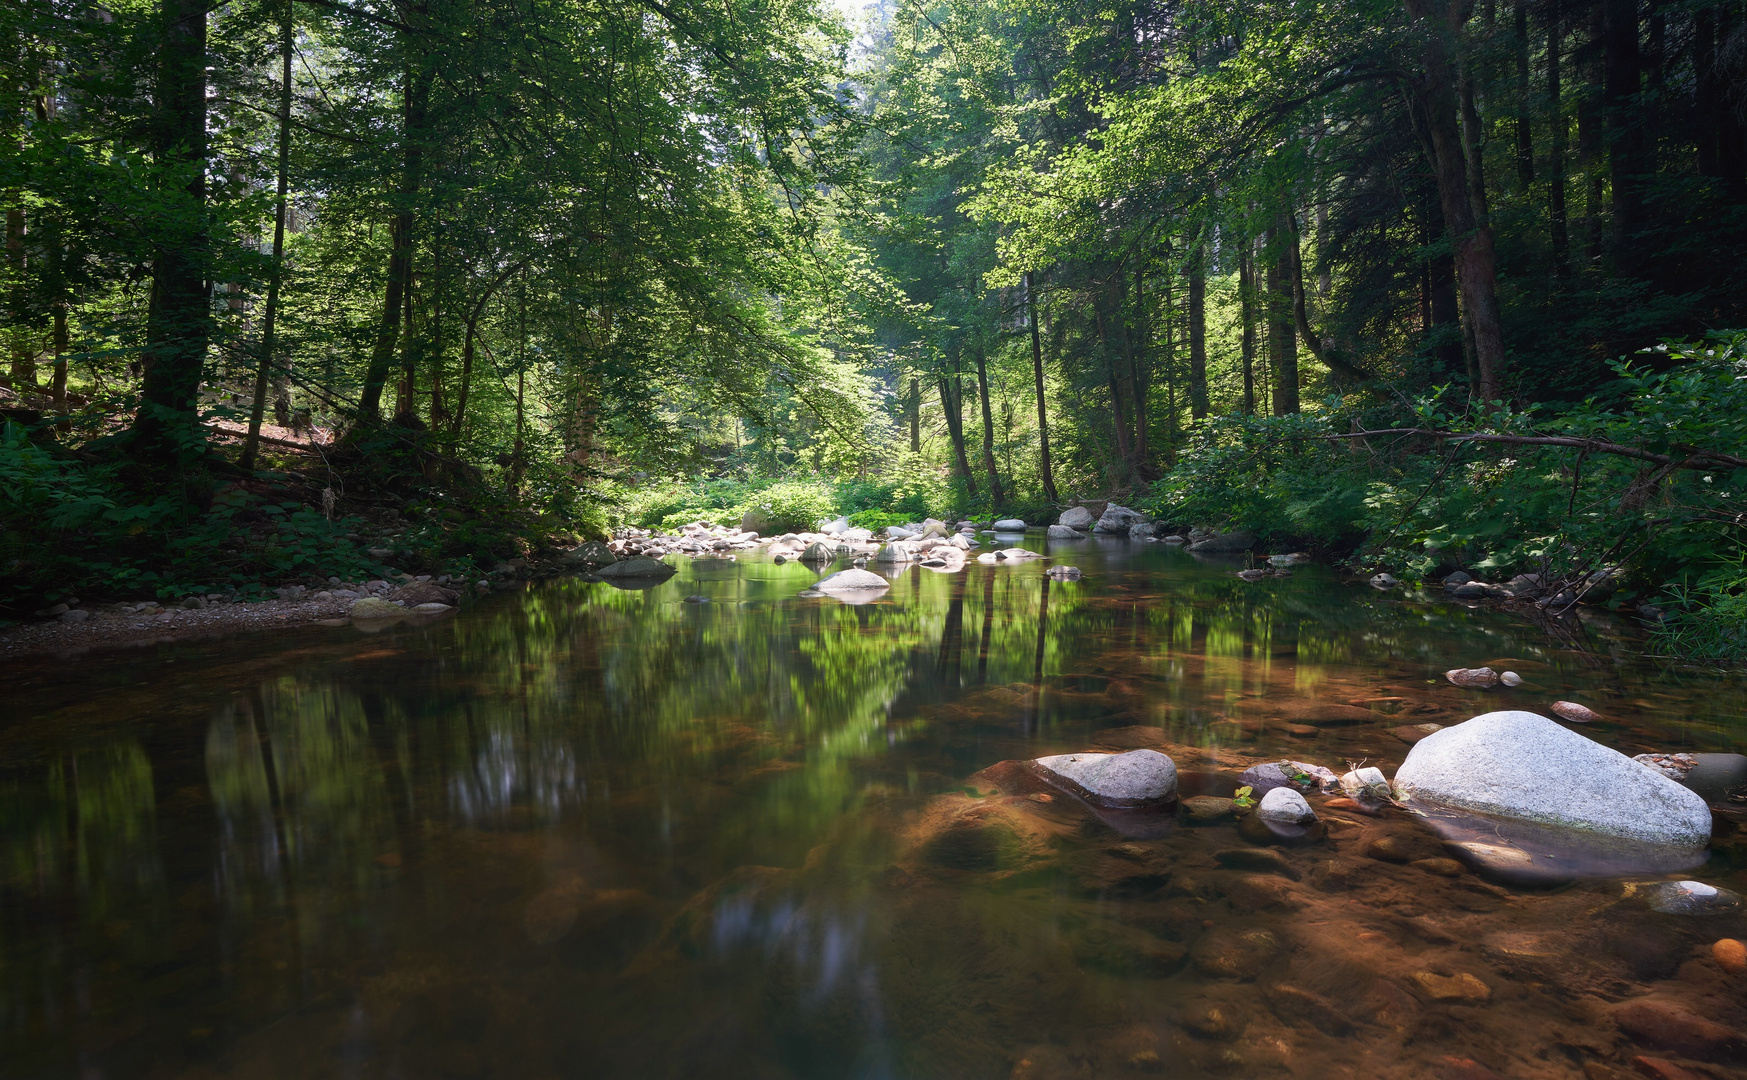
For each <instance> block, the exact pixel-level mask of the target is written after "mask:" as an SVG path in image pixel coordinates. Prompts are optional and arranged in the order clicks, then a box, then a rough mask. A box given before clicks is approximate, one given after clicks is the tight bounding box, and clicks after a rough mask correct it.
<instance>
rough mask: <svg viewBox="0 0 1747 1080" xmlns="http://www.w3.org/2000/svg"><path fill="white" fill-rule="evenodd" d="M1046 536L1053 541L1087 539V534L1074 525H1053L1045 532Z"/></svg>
mask: <svg viewBox="0 0 1747 1080" xmlns="http://www.w3.org/2000/svg"><path fill="white" fill-rule="evenodd" d="M1044 535H1045V536H1047V537H1049V538H1050V539H1051V540H1084V539H1085V538H1086V534H1085V533H1083V532H1081V531H1079V530H1078V529H1076V528H1074V527H1073V526H1072V525H1051V526H1050V527H1049V528H1048V529H1047V530H1045V532H1044Z"/></svg>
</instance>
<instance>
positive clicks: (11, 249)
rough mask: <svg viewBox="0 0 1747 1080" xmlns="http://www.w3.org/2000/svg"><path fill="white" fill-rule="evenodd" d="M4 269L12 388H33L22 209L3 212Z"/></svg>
mask: <svg viewBox="0 0 1747 1080" xmlns="http://www.w3.org/2000/svg"><path fill="white" fill-rule="evenodd" d="M10 194H11V195H12V196H13V197H14V198H18V197H21V194H22V193H20V192H11V193H10ZM6 269H7V276H8V277H9V278H11V282H10V284H11V286H12V287H11V288H10V289H9V290H7V291H8V292H9V293H11V297H10V300H11V303H10V305H9V306H10V307H11V308H12V312H11V315H12V327H11V333H10V334H9V335H8V336H10V337H11V338H12V385H13V386H16V387H19V388H21V389H29V388H34V387H35V386H36V349H35V347H34V345H33V344H32V343H31V340H30V339H31V337H32V336H33V334H32V331H31V330H30V328H29V327H30V323H31V321H32V320H31V317H30V305H29V302H28V299H27V295H28V294H27V290H26V289H25V274H26V271H27V269H28V268H27V267H26V265H25V254H24V208H23V207H21V206H11V207H8V208H7V209H6Z"/></svg>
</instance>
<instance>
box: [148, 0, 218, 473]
mask: <svg viewBox="0 0 1747 1080" xmlns="http://www.w3.org/2000/svg"><path fill="white" fill-rule="evenodd" d="M158 11H159V18H160V20H161V36H160V38H159V43H158V71H157V85H156V86H155V87H154V95H153V96H154V101H153V106H154V108H155V111H156V116H155V122H154V125H153V127H154V130H153V133H152V142H153V146H152V151H153V156H154V157H155V158H156V160H157V163H158V165H159V166H160V167H163V168H172V169H173V168H182V169H186V170H187V172H188V179H187V182H186V185H185V186H184V188H183V189H182V197H181V198H180V199H172V200H171V205H170V207H169V209H168V210H167V212H166V213H165V214H163V215H162V216H161V218H160V223H159V226H158V236H157V238H156V241H155V243H154V247H153V252H152V302H151V310H150V313H149V314H148V316H147V320H146V344H145V350H144V353H143V355H142V357H141V366H142V367H143V369H144V376H145V377H144V380H143V384H142V386H141V392H140V407H139V413H138V414H137V415H136V416H135V418H134V427H133V431H134V435H135V437H136V439H137V440H138V442H139V444H140V449H141V452H142V453H144V454H145V455H146V456H149V457H153V458H157V459H159V460H163V461H168V460H182V461H186V460H188V459H190V458H192V457H196V456H199V455H200V454H202V453H204V451H205V445H206V440H205V435H204V434H203V433H202V431H201V430H200V424H199V419H198V416H197V415H196V406H197V404H198V399H199V393H200V380H201V376H202V375H203V374H204V372H205V367H206V348H207V342H208V340H209V338H210V336H211V332H212V326H211V324H212V312H211V306H210V301H209V298H208V292H207V278H206V274H207V255H208V250H209V247H210V241H209V238H208V235H207V221H206V4H205V3H204V2H203V0H161V3H160V7H159V9H158Z"/></svg>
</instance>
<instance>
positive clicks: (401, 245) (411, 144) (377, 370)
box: [358, 72, 431, 424]
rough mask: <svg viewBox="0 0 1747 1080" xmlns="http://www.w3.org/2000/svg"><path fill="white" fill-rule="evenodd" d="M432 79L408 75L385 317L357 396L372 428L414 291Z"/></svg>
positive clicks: (379, 413) (378, 415) (363, 416)
mask: <svg viewBox="0 0 1747 1080" xmlns="http://www.w3.org/2000/svg"><path fill="white" fill-rule="evenodd" d="M430 88H431V81H430V77H429V76H428V75H425V74H416V75H415V74H413V73H411V72H409V73H408V74H407V89H406V110H405V121H404V124H405V130H404V132H403V134H402V151H401V162H402V164H401V182H400V191H399V192H398V193H397V198H396V199H395V203H396V206H395V214H394V222H393V224H392V226H391V227H390V230H389V254H388V283H387V285H386V287H385V288H384V289H383V294H382V319H381V321H380V322H379V323H378V324H377V330H376V344H375V346H374V347H373V348H372V349H371V350H370V366H369V367H368V368H367V369H366V370H365V373H364V388H363V391H362V392H361V393H360V394H359V398H358V419H359V420H360V421H361V422H363V423H367V424H373V423H377V422H379V421H380V420H381V419H382V390H383V387H385V386H387V385H388V369H389V366H390V364H392V363H393V361H394V348H395V345H396V344H397V342H398V341H399V339H400V320H401V309H402V307H403V305H404V303H405V300H404V296H405V293H406V291H407V290H408V289H410V288H411V287H412V257H413V205H412V201H413V197H414V196H416V195H417V194H418V191H419V184H420V181H421V174H422V172H423V168H424V141H423V140H424V127H425V111H426V108H427V106H428V105H429V102H430Z"/></svg>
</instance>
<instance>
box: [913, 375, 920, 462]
mask: <svg viewBox="0 0 1747 1080" xmlns="http://www.w3.org/2000/svg"><path fill="white" fill-rule="evenodd" d="M910 452H911V453H912V454H920V453H921V452H922V380H921V379H918V378H917V377H916V376H914V375H912V376H910Z"/></svg>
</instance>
